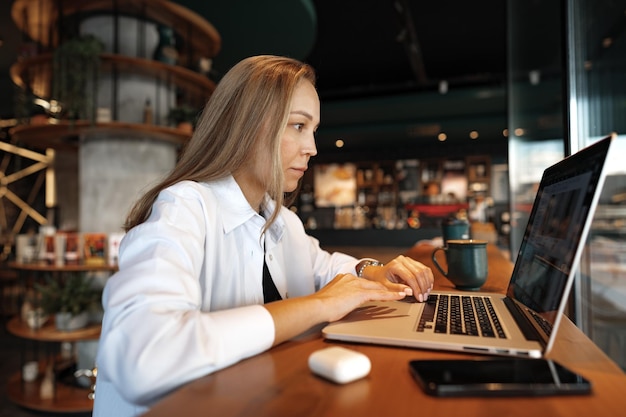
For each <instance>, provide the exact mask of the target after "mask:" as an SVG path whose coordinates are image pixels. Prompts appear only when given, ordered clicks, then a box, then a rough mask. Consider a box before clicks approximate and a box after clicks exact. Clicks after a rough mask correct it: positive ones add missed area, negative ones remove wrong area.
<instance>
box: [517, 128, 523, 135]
mask: <svg viewBox="0 0 626 417" xmlns="http://www.w3.org/2000/svg"><path fill="white" fill-rule="evenodd" d="M515 136H524V129H522V128H521V127H518V128H516V129H515Z"/></svg>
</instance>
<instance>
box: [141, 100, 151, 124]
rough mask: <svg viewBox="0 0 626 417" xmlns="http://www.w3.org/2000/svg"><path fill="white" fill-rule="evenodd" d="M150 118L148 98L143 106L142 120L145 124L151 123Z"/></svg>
mask: <svg viewBox="0 0 626 417" xmlns="http://www.w3.org/2000/svg"><path fill="white" fill-rule="evenodd" d="M152 119H153V118H152V103H150V99H149V98H148V99H146V104H145V105H144V107H143V122H144V123H145V124H147V125H151V124H152Z"/></svg>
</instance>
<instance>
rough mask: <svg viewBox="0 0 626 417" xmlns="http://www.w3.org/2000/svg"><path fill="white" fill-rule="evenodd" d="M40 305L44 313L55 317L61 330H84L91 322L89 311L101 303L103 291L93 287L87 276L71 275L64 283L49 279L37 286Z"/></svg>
mask: <svg viewBox="0 0 626 417" xmlns="http://www.w3.org/2000/svg"><path fill="white" fill-rule="evenodd" d="M35 287H36V289H37V291H38V296H39V300H38V302H39V305H40V306H41V308H42V309H43V311H44V312H46V313H48V314H54V315H55V323H56V327H57V329H59V330H63V331H71V330H77V329H80V328H83V327H85V326H86V325H87V323H88V322H89V310H90V309H91V308H92V307H93V306H94V305H95V304H96V303H97V302H99V301H100V296H101V293H102V291H101V290H100V289H97V288H94V287H93V286H92V283H91V280H89V279H87V278H86V276H85V274H71V275H70V276H68V277H67V279H65V280H63V282H62V283H61V282H59V281H58V280H55V279H48V280H47V283H46V284H45V285H40V284H36V286H35Z"/></svg>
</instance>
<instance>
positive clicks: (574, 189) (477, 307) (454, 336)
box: [322, 137, 613, 358]
mask: <svg viewBox="0 0 626 417" xmlns="http://www.w3.org/2000/svg"><path fill="white" fill-rule="evenodd" d="M612 142H613V139H612V137H608V138H605V139H602V140H600V141H598V142H596V143H594V144H593V145H591V146H588V147H587V148H585V149H582V150H580V151H579V152H577V153H575V154H574V155H572V156H569V157H567V158H565V159H563V160H562V161H560V162H558V163H556V164H555V165H553V166H551V167H549V168H547V169H546V170H545V171H544V173H543V176H542V179H541V182H540V184H539V188H538V191H537V196H536V198H535V202H534V204H533V207H532V210H531V212H530V217H529V220H528V225H527V226H526V230H525V232H524V237H523V240H522V244H521V246H520V250H519V253H518V257H517V260H516V262H515V268H514V270H513V275H512V277H511V278H510V283H509V286H508V289H507V293H506V295H503V294H496V293H484V292H473V291H447V292H441V291H435V292H433V293H432V294H431V296H430V297H429V299H428V301H427V302H425V303H418V302H415V300H414V299H412V297H411V299H410V300H403V301H394V302H378V303H368V304H365V305H363V306H361V307H359V308H358V309H356V310H354V311H353V312H352V313H350V314H349V315H348V316H346V317H345V318H344V319H342V320H341V321H338V322H334V323H331V324H329V325H327V326H326V327H324V329H323V330H322V332H323V334H324V337H325V338H327V339H331V340H341V341H347V342H357V343H373V344H382V345H394V346H404V347H414V348H425V349H442V350H452V351H462V352H471V353H484V354H494V355H513V356H523V357H533V358H539V357H542V356H544V355H545V354H546V353H547V352H548V351H549V350H550V349H551V348H552V346H553V344H554V340H555V337H556V333H557V332H556V329H558V326H559V323H560V319H561V317H562V315H563V311H564V309H565V307H566V305H567V300H568V294H569V291H570V288H571V286H572V282H573V280H574V273H575V270H576V268H577V266H578V261H579V260H580V256H581V253H582V250H583V247H584V244H585V240H586V237H587V233H588V231H589V227H590V225H591V220H592V217H593V213H594V211H595V207H596V205H597V202H598V199H599V196H600V192H601V189H602V185H603V183H604V178H605V176H606V172H605V161H606V160H607V155H608V152H609V149H610V147H611V143H612ZM455 320H457V321H458V322H455Z"/></svg>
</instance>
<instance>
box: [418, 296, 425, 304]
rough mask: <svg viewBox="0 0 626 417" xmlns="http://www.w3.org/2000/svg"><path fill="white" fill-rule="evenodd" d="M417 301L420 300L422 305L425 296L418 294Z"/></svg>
mask: <svg viewBox="0 0 626 417" xmlns="http://www.w3.org/2000/svg"><path fill="white" fill-rule="evenodd" d="M417 299H418V300H419V302H420V303H423V302H424V295H423V294H418V295H417Z"/></svg>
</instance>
